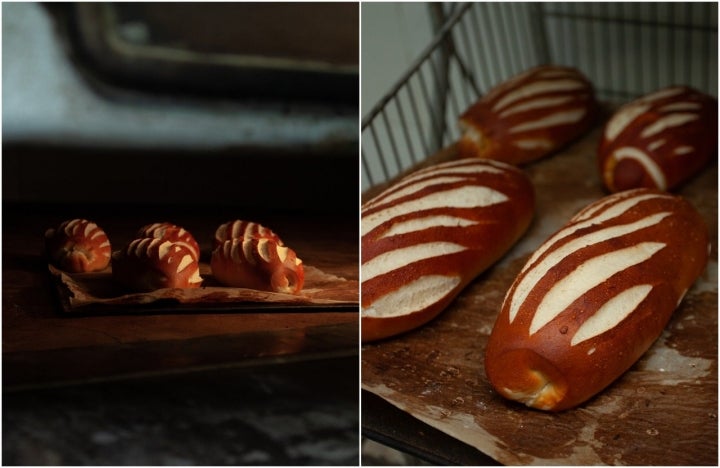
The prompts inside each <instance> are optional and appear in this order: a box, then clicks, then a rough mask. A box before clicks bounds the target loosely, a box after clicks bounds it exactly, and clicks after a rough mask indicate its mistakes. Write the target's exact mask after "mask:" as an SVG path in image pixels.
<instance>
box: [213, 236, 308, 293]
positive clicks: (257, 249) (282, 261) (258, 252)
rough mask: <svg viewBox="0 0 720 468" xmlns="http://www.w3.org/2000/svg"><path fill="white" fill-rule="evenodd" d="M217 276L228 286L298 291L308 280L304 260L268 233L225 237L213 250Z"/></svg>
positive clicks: (282, 291)
mask: <svg viewBox="0 0 720 468" xmlns="http://www.w3.org/2000/svg"><path fill="white" fill-rule="evenodd" d="M210 267H211V268H212V273H213V276H214V277H215V279H217V280H218V281H219V282H220V283H222V284H224V285H226V286H233V287H239V288H249V289H257V290H261V291H272V292H278V293H286V294H299V293H300V290H301V289H302V287H303V283H304V281H305V270H304V268H303V263H302V260H300V259H299V258H297V255H296V254H295V252H294V251H293V250H292V249H290V248H288V247H285V246H283V245H281V244H279V243H277V242H276V241H275V240H273V239H271V238H267V237H244V238H242V239H230V240H226V241H224V242H223V243H222V244H221V245H220V246H219V247H217V248H216V249H215V250H214V251H213V254H212V258H211V260H210Z"/></svg>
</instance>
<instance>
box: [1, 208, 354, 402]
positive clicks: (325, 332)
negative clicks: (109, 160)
mask: <svg viewBox="0 0 720 468" xmlns="http://www.w3.org/2000/svg"><path fill="white" fill-rule="evenodd" d="M78 216H82V217H88V218H90V219H93V220H94V221H96V222H97V223H98V224H99V225H100V226H102V227H103V229H105V230H106V232H107V233H108V236H110V239H111V242H113V244H114V245H117V246H120V245H122V244H123V243H125V242H128V241H129V240H130V239H131V238H132V235H133V233H134V232H135V231H136V230H137V229H138V228H139V227H140V226H142V225H144V224H147V223H148V222H153V221H157V220H166V219H169V220H172V221H173V222H176V223H178V224H180V225H182V226H184V227H186V228H187V229H188V230H190V231H191V232H192V233H193V234H194V235H195V237H196V239H197V240H198V242H199V243H200V247H201V251H202V252H203V255H205V256H207V255H208V254H209V253H208V250H209V246H210V244H211V239H212V237H211V235H212V233H213V232H214V229H215V228H216V227H217V225H219V224H220V223H221V222H224V221H227V220H228V219H233V217H234V216H238V214H237V213H235V212H234V210H232V209H228V210H227V211H225V212H223V211H222V210H218V209H216V210H214V211H213V212H212V213H208V212H207V210H205V209H202V208H201V207H200V208H198V207H195V208H194V209H187V208H174V209H173V208H167V207H166V208H162V207H149V206H148V207H140V208H138V209H134V208H133V209H120V208H118V207H114V209H108V208H107V207H103V206H96V207H92V206H85V205H74V206H58V207H52V206H40V207H37V206H36V207H9V208H8V207H7V206H5V207H4V210H3V301H2V305H3V323H2V324H3V387H4V389H6V390H7V389H13V388H24V387H27V386H35V385H45V384H56V383H63V382H69V381H73V382H75V381H87V380H98V379H107V378H117V377H122V376H128V375H144V374H148V373H166V372H180V371H185V370H193V369H198V368H215V367H225V366H237V365H249V364H252V365H258V364H264V363H269V362H275V361H277V360H288V359H306V358H307V359H310V358H313V359H314V358H318V357H323V356H328V357H329V356H337V355H346V356H347V355H353V354H355V355H356V354H357V352H358V341H357V336H358V315H357V308H355V310H354V311H352V310H348V309H347V304H345V305H343V304H339V307H338V308H333V307H332V306H331V305H321V306H318V307H319V308H318V309H313V308H312V307H303V308H300V309H298V308H297V307H294V306H292V305H286V306H285V307H275V308H273V310H267V309H266V308H263V307H262V306H260V305H258V307H256V308H254V309H253V308H252V307H245V308H243V310H242V312H241V313H238V311H233V310H222V311H211V312H210V311H202V313H197V312H198V311H193V310H187V309H183V308H181V307H178V308H173V307H171V306H170V305H168V304H166V305H165V306H164V309H163V310H162V311H161V313H143V314H137V313H136V311H135V310H134V309H132V307H131V306H128V307H129V308H128V310H127V311H123V310H121V309H116V310H113V314H101V315H95V314H90V313H86V314H83V315H81V316H75V315H73V316H69V315H67V314H64V313H63V312H62V309H61V307H60V305H59V303H58V301H57V297H56V291H55V290H54V289H55V284H54V283H53V280H52V278H51V275H50V274H49V273H48V266H47V263H46V261H45V259H44V258H43V257H42V256H41V255H40V252H41V251H42V234H43V233H44V231H45V229H47V228H48V227H51V226H55V225H57V224H58V223H59V222H61V221H63V220H64V219H68V218H72V217H78ZM248 218H249V219H256V220H257V221H258V222H262V223H263V224H265V225H267V226H272V227H273V230H275V231H276V232H280V233H282V234H283V236H284V240H285V241H286V243H287V244H288V245H291V246H292V247H293V248H294V250H296V251H297V252H298V256H300V257H301V258H302V259H303V261H304V262H307V263H308V264H309V265H313V266H314V267H317V268H318V269H320V270H321V271H323V272H325V273H327V274H328V275H334V276H336V277H339V278H345V279H346V280H348V281H350V282H356V281H357V279H358V249H357V218H355V219H352V220H351V219H350V218H349V217H348V216H345V217H344V218H340V217H338V218H333V217H328V216H311V215H307V214H297V215H290V214H287V213H285V214H277V213H272V212H271V213H269V214H267V213H266V215H265V217H262V216H257V217H254V216H252V215H248Z"/></svg>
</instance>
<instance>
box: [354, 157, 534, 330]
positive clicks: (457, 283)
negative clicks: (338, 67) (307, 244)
mask: <svg viewBox="0 0 720 468" xmlns="http://www.w3.org/2000/svg"><path fill="white" fill-rule="evenodd" d="M533 210H534V193H533V188H532V185H531V183H530V180H529V179H528V178H527V176H526V175H525V174H524V173H523V172H522V171H520V170H519V169H516V168H514V167H513V166H510V165H507V164H504V163H500V162H497V161H489V160H480V159H463V160H459V161H453V162H449V163H443V164H438V165H435V166H432V167H429V168H427V169H424V170H420V171H418V172H415V173H414V174H411V175H409V176H408V177H406V178H404V179H402V180H400V181H399V182H398V183H396V184H395V185H393V186H392V187H390V188H389V189H387V190H386V191H384V192H382V193H381V194H380V195H378V196H377V197H375V198H373V199H372V200H370V201H369V202H368V203H366V204H365V205H364V206H363V208H362V270H361V271H362V273H361V278H362V313H361V315H362V340H363V341H370V340H378V339H381V338H386V337H389V336H393V335H396V334H399V333H402V332H406V331H408V330H411V329H413V328H416V327H418V326H420V325H422V324H424V323H426V322H428V321H429V320H431V319H432V318H434V317H435V316H437V315H438V314H439V313H440V312H441V311H442V310H443V309H445V307H447V306H448V304H450V302H451V301H452V300H453V299H454V298H455V296H457V294H458V293H459V292H460V291H461V290H462V289H463V288H464V287H465V286H466V285H467V284H468V283H469V282H470V281H472V280H473V279H474V278H475V277H476V276H477V275H478V274H479V273H481V272H482V271H483V270H485V269H486V268H488V267H489V266H490V265H492V264H493V263H494V262H495V261H497V260H498V259H499V258H500V257H502V256H503V255H504V254H505V252H507V251H508V249H510V247H511V246H512V245H513V244H514V243H515V242H516V241H517V240H518V239H519V238H520V236H521V235H522V234H523V233H524V232H525V230H526V229H527V227H528V225H529V224H530V221H531V218H532V215H533Z"/></svg>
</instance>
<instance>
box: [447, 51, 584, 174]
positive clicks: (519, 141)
mask: <svg viewBox="0 0 720 468" xmlns="http://www.w3.org/2000/svg"><path fill="white" fill-rule="evenodd" d="M597 113H598V105H597V102H596V101H595V93H594V90H593V87H592V84H591V83H590V81H588V79H587V78H585V76H583V75H582V74H581V73H580V72H579V71H578V70H576V69H574V68H569V67H561V66H556V65H545V66H539V67H535V68H532V69H530V70H528V71H526V72H524V73H522V74H520V75H517V76H515V77H513V78H511V79H509V80H507V81H505V82H504V83H502V84H500V85H498V86H496V87H495V88H493V89H491V90H490V91H489V92H488V93H487V94H486V95H485V96H483V97H482V98H481V99H480V100H479V101H478V102H477V103H475V104H474V105H472V106H471V107H470V108H469V109H468V110H466V111H465V113H464V114H462V115H461V116H460V129H461V131H462V132H463V134H462V137H461V138H460V141H459V142H458V151H459V153H460V156H462V157H473V156H474V157H480V158H488V159H496V160H499V161H504V162H507V163H510V164H525V163H529V162H531V161H534V160H536V159H539V158H542V157H544V156H547V155H549V154H551V153H554V152H556V151H558V150H559V149H561V148H562V147H564V146H565V145H567V144H568V143H570V142H571V141H573V140H575V139H577V138H579V137H580V136H582V135H583V134H584V133H586V132H587V131H588V130H590V128H591V127H592V125H593V123H594V121H595V119H596V116H597Z"/></svg>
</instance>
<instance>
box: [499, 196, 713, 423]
mask: <svg viewBox="0 0 720 468" xmlns="http://www.w3.org/2000/svg"><path fill="white" fill-rule="evenodd" d="M708 241H709V239H708V231H707V227H706V225H705V223H704V222H703V219H702V218H701V217H700V215H699V214H698V212H697V211H696V210H695V209H694V208H693V207H692V206H691V205H690V203H688V202H687V201H685V200H684V199H682V198H680V197H674V196H671V195H668V194H667V193H664V192H661V191H657V190H649V189H637V190H632V191H626V192H621V193H618V194H615V195H611V196H608V197H606V198H603V199H601V200H599V201H597V202H595V203H593V204H591V205H589V206H588V207H587V208H586V209H584V210H582V211H581V212H580V213H578V214H577V215H576V216H575V217H573V218H572V219H571V220H570V222H569V223H568V224H567V225H566V226H565V227H563V228H562V229H561V230H560V231H558V232H557V233H556V234H554V235H553V236H552V237H550V238H549V239H548V240H547V241H546V242H545V243H544V244H543V245H542V246H541V247H540V248H539V249H538V250H537V251H536V252H535V253H534V254H533V255H532V256H531V257H530V259H529V260H528V262H527V263H526V264H525V267H524V268H523V269H522V270H521V272H520V273H519V275H518V276H517V278H516V279H515V282H514V283H513V284H512V286H511V287H510V289H509V291H508V293H507V295H506V297H505V302H504V303H503V306H502V309H501V311H500V314H499V316H498V318H497V321H496V323H495V326H494V328H493V331H492V333H491V335H490V339H489V341H488V345H487V349H486V354H485V370H486V373H487V377H488V379H489V380H490V383H491V384H492V386H493V387H494V388H495V390H497V392H498V393H499V394H500V395H502V396H504V397H506V398H509V399H511V400H517V401H519V402H522V403H524V404H526V405H527V406H530V407H533V408H538V409H542V410H551V411H559V410H563V409H567V408H571V407H573V406H576V405H579V404H581V403H583V402H585V401H587V400H588V399H589V398H591V397H592V396H593V395H595V394H597V393H598V392H600V391H601V390H603V389H604V388H605V387H607V386H608V385H609V384H610V383H611V382H613V381H614V380H615V379H617V378H618V377H619V376H620V375H622V374H623V373H624V372H625V371H627V370H628V369H629V368H630V367H631V366H632V365H633V364H634V363H635V362H636V361H637V360H638V359H639V358H640V356H641V355H642V354H643V353H644V352H645V351H646V350H647V349H648V348H649V347H650V346H651V345H652V343H653V342H654V341H655V340H656V339H657V338H658V336H660V333H661V332H662V331H663V328H664V327H665V325H666V324H667V322H668V320H669V319H670V316H671V315H672V313H673V310H675V308H676V307H677V306H678V305H679V303H680V301H681V300H682V298H683V296H684V295H685V293H686V292H687V290H688V288H690V286H691V285H692V284H693V282H694V281H695V280H696V278H697V277H698V276H699V275H700V274H701V273H702V272H703V270H704V269H705V265H706V263H707V259H708V248H709V243H708Z"/></svg>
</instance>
